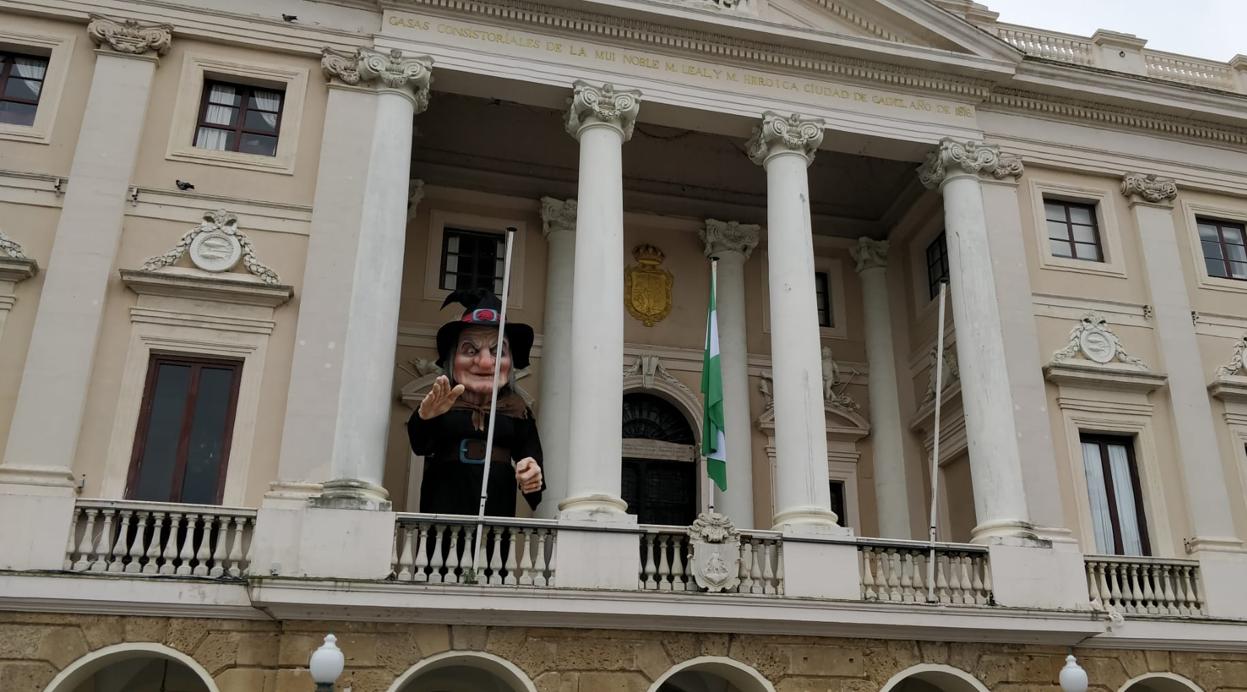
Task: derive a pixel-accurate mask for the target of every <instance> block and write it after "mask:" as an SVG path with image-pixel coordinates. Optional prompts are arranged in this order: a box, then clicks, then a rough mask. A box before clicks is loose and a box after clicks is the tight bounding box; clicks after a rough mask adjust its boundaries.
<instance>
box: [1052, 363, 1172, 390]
mask: <svg viewBox="0 0 1247 692" xmlns="http://www.w3.org/2000/svg"><path fill="white" fill-rule="evenodd" d="M1043 372H1044V377H1045V378H1047V380H1048V381H1049V382H1054V383H1056V384H1064V385H1072V386H1080V385H1081V386H1084V387H1091V388H1094V389H1112V390H1118V391H1128V392H1142V393H1147V392H1151V391H1155V390H1157V389H1160V388H1161V387H1164V386H1165V382H1166V381H1167V379H1168V378H1166V377H1165V376H1164V375H1158V374H1156V373H1154V372H1150V371H1147V370H1139V369H1136V368H1132V367H1129V366H1125V365H1120V366H1119V365H1117V364H1115V363H1109V364H1105V365H1100V364H1088V365H1082V364H1079V363H1050V364H1048V365H1045V366H1044V369H1043Z"/></svg>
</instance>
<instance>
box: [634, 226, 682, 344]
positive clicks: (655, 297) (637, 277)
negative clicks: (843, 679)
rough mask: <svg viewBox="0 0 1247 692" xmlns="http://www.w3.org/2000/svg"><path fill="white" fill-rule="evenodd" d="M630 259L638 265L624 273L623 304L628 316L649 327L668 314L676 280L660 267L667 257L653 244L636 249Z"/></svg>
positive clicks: (639, 246)
mask: <svg viewBox="0 0 1247 692" xmlns="http://www.w3.org/2000/svg"><path fill="white" fill-rule="evenodd" d="M632 256H633V257H634V258H636V261H637V264H634V265H632V266H631V267H628V268H627V269H626V270H624V304H625V306H626V307H627V308H628V314H629V315H632V317H633V318H635V319H637V320H639V321H640V322H641V323H642V324H644V325H645V326H647V327H652V326H654V325H655V324H658V323H659V322H661V321H663V320H664V319H666V317H667V315H670V314H671V287H672V286H673V285H674V283H675V277H673V276H672V275H671V272H669V271H667V270H666V269H663V268H662V266H660V265H662V262H663V260H664V259H666V255H664V254H663V252H662V250H659V249H658V248H656V247H654V246H653V245H638V246H636V248H635V249H633V251H632Z"/></svg>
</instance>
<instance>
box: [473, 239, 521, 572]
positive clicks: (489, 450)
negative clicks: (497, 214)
mask: <svg viewBox="0 0 1247 692" xmlns="http://www.w3.org/2000/svg"><path fill="white" fill-rule="evenodd" d="M514 240H515V229H514V228H508V229H507V246H506V255H505V259H504V260H503V263H502V309H501V310H499V311H498V344H497V345H496V346H494V388H493V392H491V393H490V395H489V426H488V428H487V429H486V432H485V469H484V474H483V475H482V476H481V504H480V507H479V508H478V509H477V511H476V535H475V536H474V537H473V541H472V567H473V569H476V568H477V566H478V565H480V564H481V534H482V533H484V529H485V501H486V500H487V499H489V467H490V462H492V461H493V456H494V419H495V418H496V416H495V414H496V413H497V412H498V373H499V370H500V369H501V367H502V353H503V348H504V346H503V340H504V339H505V338H506V331H505V330H506V328H507V294H508V293H509V289H510V288H511V247H512V245H513V244H514Z"/></svg>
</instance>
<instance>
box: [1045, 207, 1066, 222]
mask: <svg viewBox="0 0 1247 692" xmlns="http://www.w3.org/2000/svg"><path fill="white" fill-rule="evenodd" d="M1043 209H1044V217H1045V218H1047V220H1048V221H1060V222H1061V223H1065V205H1064V204H1059V203H1057V202H1044V205H1043Z"/></svg>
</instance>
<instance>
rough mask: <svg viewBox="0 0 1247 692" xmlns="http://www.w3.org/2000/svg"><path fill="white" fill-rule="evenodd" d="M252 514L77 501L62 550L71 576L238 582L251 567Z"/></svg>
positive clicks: (227, 509) (226, 509)
mask: <svg viewBox="0 0 1247 692" xmlns="http://www.w3.org/2000/svg"><path fill="white" fill-rule="evenodd" d="M255 517H256V511H255V510H254V509H241V508H235V507H217V506H207V505H187V504H167V503H162V502H132V501H122V500H79V501H78V502H77V503H76V505H75V507H74V517H73V524H72V526H71V529H70V534H69V539H68V542H67V544H66V546H65V564H64V568H65V569H66V570H67V571H72V572H102V573H122V574H130V575H135V574H137V575H143V576H157V577H159V576H182V577H185V576H192V577H209V578H213V579H217V578H240V577H242V576H243V575H245V574H246V573H247V568H248V566H249V565H250V563H251V558H250V547H251V534H252V531H253V530H254V529H255Z"/></svg>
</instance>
